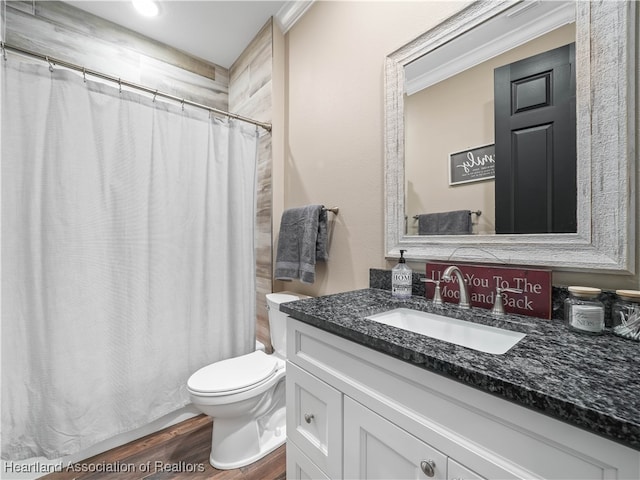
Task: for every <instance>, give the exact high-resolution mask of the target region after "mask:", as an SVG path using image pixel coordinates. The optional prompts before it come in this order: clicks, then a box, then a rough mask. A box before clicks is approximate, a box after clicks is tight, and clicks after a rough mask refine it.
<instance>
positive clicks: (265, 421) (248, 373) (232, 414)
mask: <svg viewBox="0 0 640 480" xmlns="http://www.w3.org/2000/svg"><path fill="white" fill-rule="evenodd" d="M300 298H305V296H304V295H298V294H294V293H290V292H283V293H270V294H268V295H267V308H268V310H269V328H270V331H271V344H272V345H273V349H274V353H273V354H272V355H267V354H266V353H264V352H263V351H261V350H256V351H255V352H252V353H249V354H247V355H242V356H240V357H234V358H229V359H227V360H222V361H220V362H216V363H213V364H211V365H207V366H206V367H203V368H201V369H200V370H198V371H197V372H195V373H194V374H193V375H191V377H190V378H189V380H188V382H187V389H188V390H189V394H190V397H191V402H192V403H193V404H194V405H195V406H196V407H197V408H198V409H199V410H200V411H202V412H203V413H206V414H207V415H209V416H210V417H212V418H213V434H212V438H211V455H210V456H209V462H210V463H211V465H213V466H214V467H215V468H218V469H221V470H229V469H234V468H239V467H243V466H245V465H249V464H250V463H253V462H255V461H256V460H259V459H260V458H262V457H264V456H265V455H267V454H268V453H270V452H272V451H273V450H275V449H276V448H278V447H279V446H280V445H282V444H283V443H284V442H285V440H286V423H285V422H286V413H285V382H284V376H285V359H286V354H287V352H286V318H287V315H286V314H284V313H282V312H280V304H281V303H284V302H291V301H294V300H299V299H300Z"/></svg>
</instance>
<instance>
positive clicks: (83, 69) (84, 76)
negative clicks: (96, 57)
mask: <svg viewBox="0 0 640 480" xmlns="http://www.w3.org/2000/svg"><path fill="white" fill-rule="evenodd" d="M82 79H83V80H84V83H87V69H86V68H85V67H82Z"/></svg>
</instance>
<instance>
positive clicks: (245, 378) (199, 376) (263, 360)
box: [187, 350, 278, 397]
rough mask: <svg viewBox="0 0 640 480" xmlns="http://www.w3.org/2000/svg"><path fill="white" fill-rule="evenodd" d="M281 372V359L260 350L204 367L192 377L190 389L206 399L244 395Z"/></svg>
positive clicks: (189, 383) (188, 384) (188, 383)
mask: <svg viewBox="0 0 640 480" xmlns="http://www.w3.org/2000/svg"><path fill="white" fill-rule="evenodd" d="M277 370H278V360H277V359H276V358H274V357H273V356H272V355H267V354H266V353H264V352H262V351H260V350H257V351H255V352H252V353H248V354H246V355H242V356H240V357H234V358H229V359H226V360H222V361H220V362H215V363H212V364H211V365H207V366H206V367H202V368H201V369H200V370H198V371H197V372H195V373H194V374H193V375H191V377H190V378H189V381H188V382H187V388H188V389H189V390H190V391H191V392H193V393H195V394H197V395H202V396H211V397H215V396H221V395H232V394H236V393H242V392H245V391H247V390H251V389H253V388H256V387H258V386H259V385H260V384H262V383H265V382H267V381H269V380H270V379H271V378H272V377H273V376H274V375H275V374H276V371H277Z"/></svg>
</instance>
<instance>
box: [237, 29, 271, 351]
mask: <svg viewBox="0 0 640 480" xmlns="http://www.w3.org/2000/svg"><path fill="white" fill-rule="evenodd" d="M273 28H274V27H273V19H270V20H269V21H268V22H267V23H266V24H265V25H264V27H262V29H261V30H260V32H259V33H258V34H257V35H256V36H255V38H254V39H253V40H252V41H251V43H250V44H249V46H248V47H247V48H246V49H245V51H244V52H243V53H242V54H241V55H240V57H238V59H237V60H236V61H235V62H234V64H233V65H232V66H231V68H230V69H229V77H230V86H229V109H230V110H231V111H232V112H235V113H239V114H240V115H245V116H247V117H250V118H254V119H256V120H261V121H263V122H271V121H272V117H273V114H272V76H273ZM262 133H263V134H262V136H261V138H260V145H259V150H258V191H257V204H258V206H257V212H256V217H257V218H256V236H255V242H256V243H255V245H256V286H257V292H256V306H257V316H258V319H257V325H256V335H257V338H258V340H260V341H261V342H262V343H264V344H265V345H266V346H267V350H268V351H270V350H271V340H270V336H269V317H268V314H267V301H266V297H265V296H266V294H267V293H271V292H272V291H273V290H272V287H273V282H272V278H273V277H272V262H273V259H272V248H271V245H272V232H271V215H272V203H273V202H272V187H271V166H272V148H271V134H266V133H264V132H262Z"/></svg>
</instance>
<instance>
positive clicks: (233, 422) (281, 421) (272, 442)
mask: <svg viewBox="0 0 640 480" xmlns="http://www.w3.org/2000/svg"><path fill="white" fill-rule="evenodd" d="M264 420H266V421H264ZM211 435H212V437H211V446H212V447H211V455H209V463H210V464H211V466H213V467H214V468H217V469H218V470H233V469H236V468H240V467H244V466H246V465H249V464H251V463H254V462H256V461H258V460H260V459H261V458H263V457H264V456H266V455H268V454H269V453H271V452H273V451H274V450H275V449H277V448H278V447H280V446H282V445H284V443H285V442H286V440H287V431H286V414H285V409H284V407H283V408H281V409H279V410H277V411H275V412H274V413H273V414H272V415H269V416H268V417H267V418H265V419H263V420H257V421H256V420H255V419H254V420H250V421H246V419H243V418H238V419H227V418H222V419H214V424H213V432H212V434H211Z"/></svg>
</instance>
